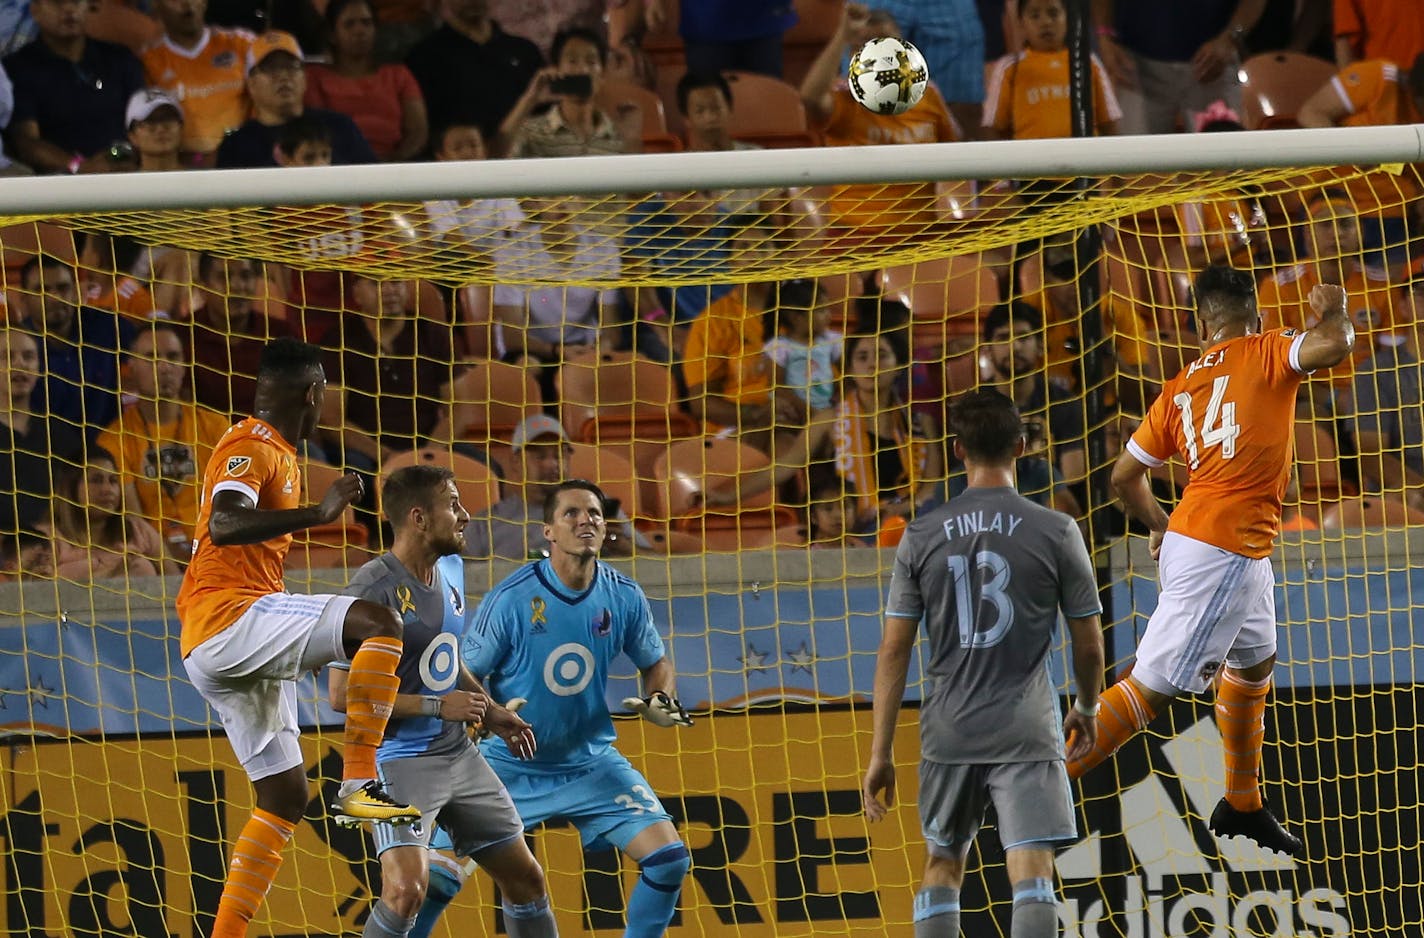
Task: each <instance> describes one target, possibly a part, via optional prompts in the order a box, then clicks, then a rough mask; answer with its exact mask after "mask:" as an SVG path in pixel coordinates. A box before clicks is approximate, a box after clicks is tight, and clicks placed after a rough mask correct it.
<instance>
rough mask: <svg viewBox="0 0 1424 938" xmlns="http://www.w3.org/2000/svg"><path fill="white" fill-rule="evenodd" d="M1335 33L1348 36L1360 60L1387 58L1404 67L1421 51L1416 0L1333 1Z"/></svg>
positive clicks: (1423, 28) (1423, 30)
mask: <svg viewBox="0 0 1424 938" xmlns="http://www.w3.org/2000/svg"><path fill="white" fill-rule="evenodd" d="M1334 6H1335V9H1334V26H1335V35H1336V36H1337V37H1339V38H1342V39H1349V40H1350V44H1351V45H1352V46H1353V47H1354V48H1355V51H1357V52H1358V53H1359V54H1360V58H1362V59H1389V60H1390V61H1391V62H1398V63H1399V64H1400V65H1401V66H1403V67H1404V68H1409V67H1410V66H1411V65H1413V64H1414V57H1415V56H1416V55H1418V54H1419V53H1421V52H1424V16H1420V15H1419V3H1418V0H1335V5H1334Z"/></svg>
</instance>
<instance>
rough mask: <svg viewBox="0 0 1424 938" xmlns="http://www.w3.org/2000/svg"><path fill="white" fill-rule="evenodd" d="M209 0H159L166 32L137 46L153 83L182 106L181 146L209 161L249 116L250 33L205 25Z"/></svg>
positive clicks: (157, 6) (155, 8) (158, 10)
mask: <svg viewBox="0 0 1424 938" xmlns="http://www.w3.org/2000/svg"><path fill="white" fill-rule="evenodd" d="M207 6H208V4H207V0H157V2H155V3H154V5H153V12H154V13H155V14H156V15H157V16H158V19H159V22H161V23H162V24H163V35H162V36H161V37H160V38H158V39H157V40H155V41H154V42H152V43H150V44H148V45H147V46H145V47H144V48H143V49H142V50H140V51H139V59H140V60H142V62H143V71H144V75H145V76H146V79H147V81H148V83H149V84H150V85H153V86H155V87H158V88H162V89H163V90H165V91H167V92H168V93H169V94H171V95H173V97H174V98H176V99H177V100H178V101H179V103H180V104H181V105H182V107H183V117H184V121H183V144H182V146H183V150H184V152H187V153H192V154H195V155H196V156H198V157H199V162H203V163H205V164H207V165H211V162H212V156H213V154H214V153H216V152H217V149H218V144H219V143H222V139H223V135H224V134H226V133H227V132H228V131H230V130H233V129H234V128H236V127H238V126H239V125H240V124H241V123H242V122H243V120H244V119H246V117H247V97H246V94H245V91H246V87H247V53H248V51H249V50H251V48H252V40H253V38H254V37H253V35H252V33H250V32H248V31H247V30H245V29H223V28H220V27H212V26H207V25H205V23H204V17H205V14H206V13H207Z"/></svg>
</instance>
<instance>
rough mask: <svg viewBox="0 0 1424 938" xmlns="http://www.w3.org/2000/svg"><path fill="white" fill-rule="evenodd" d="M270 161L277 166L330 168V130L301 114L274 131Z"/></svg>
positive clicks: (308, 115)
mask: <svg viewBox="0 0 1424 938" xmlns="http://www.w3.org/2000/svg"><path fill="white" fill-rule="evenodd" d="M273 157H274V158H275V159H276V161H277V165H278V166H330V165H331V160H332V152H331V128H330V127H328V126H327V125H326V124H325V123H323V122H322V121H320V120H317V119H316V118H314V117H312V116H311V115H310V114H302V115H300V116H298V117H294V118H292V119H291V120H289V121H287V122H286V123H285V124H283V125H282V126H281V127H280V128H279V129H278V131H277V143H276V146H275V148H274V149H273Z"/></svg>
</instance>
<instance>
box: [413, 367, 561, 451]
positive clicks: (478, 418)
mask: <svg viewBox="0 0 1424 938" xmlns="http://www.w3.org/2000/svg"><path fill="white" fill-rule="evenodd" d="M543 407H544V396H543V394H541V393H540V391H539V383H538V382H537V381H535V380H534V376H533V375H532V374H530V373H529V372H528V371H527V370H525V369H524V368H522V367H520V366H519V365H511V364H509V363H508V362H499V361H487V362H480V363H479V364H476V365H471V366H470V367H469V368H467V369H466V370H465V371H464V372H463V373H461V374H460V375H459V376H458V377H456V378H455V380H454V381H452V382H450V406H449V409H448V412H447V413H446V415H445V416H444V417H443V418H442V419H441V421H440V423H439V424H437V425H436V427H435V429H433V430H432V431H431V432H430V436H431V438H432V439H436V440H450V439H456V440H477V441H481V442H488V441H491V440H493V441H499V442H508V441H509V437H510V435H511V434H513V432H514V428H515V427H517V426H518V425H519V423H520V421H522V420H523V419H524V418H525V417H532V416H533V415H534V414H537V413H539V412H540V411H541V410H542V409H543Z"/></svg>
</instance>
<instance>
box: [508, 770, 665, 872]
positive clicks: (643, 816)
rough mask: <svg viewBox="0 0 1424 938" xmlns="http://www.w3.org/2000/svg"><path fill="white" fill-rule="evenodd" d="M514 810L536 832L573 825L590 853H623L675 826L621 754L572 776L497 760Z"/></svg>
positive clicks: (644, 780) (641, 774)
mask: <svg viewBox="0 0 1424 938" xmlns="http://www.w3.org/2000/svg"><path fill="white" fill-rule="evenodd" d="M491 765H493V766H494V769H495V772H496V773H498V774H499V776H500V778H501V779H502V780H503V781H504V785H505V788H506V789H507V790H508V791H509V796H510V797H511V798H513V799H514V807H515V808H516V809H517V810H518V811H519V817H520V819H521V820H522V821H523V822H524V829H525V830H532V829H533V828H535V827H538V826H539V825H540V824H543V823H544V822H546V821H553V820H563V821H568V822H569V823H571V824H572V825H573V826H574V827H576V828H577V829H578V832H579V836H580V838H581V839H582V841H583V846H584V849H586V850H598V849H602V848H606V847H617V848H618V849H619V850H623V849H625V848H626V847H627V846H628V842H629V841H630V840H632V839H633V838H634V837H636V836H637V835H638V834H639V833H640V832H641V831H643V830H645V829H646V828H649V827H651V826H653V825H654V824H656V823H658V822H659V821H671V820H672V816H671V815H669V814H668V813H667V811H665V810H663V803H662V802H661V801H659V800H658V796H657V795H655V794H654V793H653V787H652V786H651V785H649V784H648V780H647V779H645V778H644V777H643V773H641V772H639V771H638V770H637V769H635V768H633V766H632V764H631V763H629V762H628V760H627V759H625V758H623V755H622V754H621V753H620V752H618V751H617V750H616V749H609V750H608V751H607V752H605V753H604V754H603V755H601V756H599V757H598V758H597V759H596V760H594V761H593V762H591V763H589V764H587V765H583V766H580V767H578V768H577V769H574V770H571V771H569V772H567V773H560V774H547V773H542V772H541V773H538V774H535V773H531V772H524V771H520V770H521V768H522V766H520V765H519V764H518V763H509V762H505V761H504V760H499V761H493V760H492V761H491Z"/></svg>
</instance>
